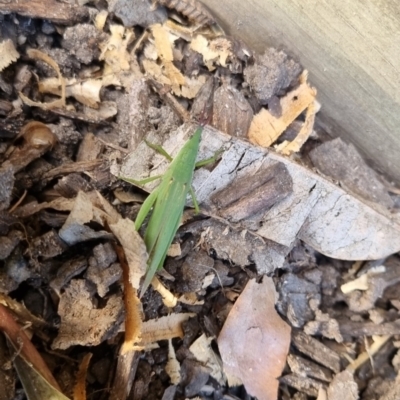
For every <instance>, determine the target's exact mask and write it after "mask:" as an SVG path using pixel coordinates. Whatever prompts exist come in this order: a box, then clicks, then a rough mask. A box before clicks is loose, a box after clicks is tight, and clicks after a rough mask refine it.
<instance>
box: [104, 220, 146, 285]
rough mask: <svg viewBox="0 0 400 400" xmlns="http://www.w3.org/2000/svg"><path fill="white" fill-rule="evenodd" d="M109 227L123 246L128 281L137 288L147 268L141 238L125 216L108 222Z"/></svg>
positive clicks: (144, 247) (144, 248)
mask: <svg viewBox="0 0 400 400" xmlns="http://www.w3.org/2000/svg"><path fill="white" fill-rule="evenodd" d="M110 229H111V232H112V233H113V234H114V235H115V237H116V238H117V239H118V240H119V242H120V243H121V245H122V247H123V248H124V252H125V256H126V259H127V262H128V265H129V282H130V283H131V285H132V287H133V288H134V289H136V290H137V289H139V285H140V279H141V278H142V276H143V275H144V274H145V273H146V269H147V252H146V246H145V244H144V242H143V239H142V238H141V237H140V235H139V233H138V232H137V231H136V229H135V225H134V223H133V222H132V221H131V220H130V219H127V218H123V219H119V220H118V221H117V222H116V223H112V224H110Z"/></svg>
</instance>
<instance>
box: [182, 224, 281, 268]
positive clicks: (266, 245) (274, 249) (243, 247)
mask: <svg viewBox="0 0 400 400" xmlns="http://www.w3.org/2000/svg"><path fill="white" fill-rule="evenodd" d="M203 231H204V232H203ZM182 232H192V233H194V232H199V233H200V232H203V237H204V240H205V243H206V244H207V246H208V247H209V248H212V249H214V251H215V252H216V254H217V257H218V258H221V259H224V260H228V261H229V262H232V263H233V264H235V265H239V266H241V267H245V266H247V265H250V264H253V263H254V264H255V265H256V267H257V271H258V273H259V274H267V273H271V272H273V271H274V270H275V269H277V268H281V267H282V265H283V263H284V261H285V256H286V255H287V253H288V252H289V249H288V248H286V247H284V246H280V245H278V244H276V243H273V242H271V241H268V240H263V239H262V238H260V237H258V236H257V235H253V234H251V233H249V232H246V231H244V230H241V229H235V228H233V227H231V226H229V225H228V224H225V223H223V222H222V221H218V220H206V221H200V222H194V223H191V224H188V225H186V226H185V227H184V228H183V229H182Z"/></svg>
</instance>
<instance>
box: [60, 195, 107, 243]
mask: <svg viewBox="0 0 400 400" xmlns="http://www.w3.org/2000/svg"><path fill="white" fill-rule="evenodd" d="M99 212H100V213H103V212H102V211H101V210H99V209H97V210H96V209H95V207H94V206H93V204H92V200H91V199H90V197H89V195H88V194H87V193H85V192H82V191H79V192H78V195H77V196H76V199H75V202H74V206H73V207H72V210H71V212H70V214H69V216H68V218H67V220H66V221H65V223H64V225H63V226H62V227H61V229H60V231H59V236H60V238H61V239H62V240H64V242H66V243H67V244H68V245H70V246H72V245H74V244H76V243H79V242H83V241H86V240H92V239H98V238H111V237H110V236H111V235H110V234H109V233H108V232H106V231H95V230H94V229H92V228H90V227H89V226H88V225H86V224H87V223H89V222H90V221H92V220H97V222H100V223H101V222H102V221H101V218H99V217H97V218H95V214H96V216H97V215H98V214H99Z"/></svg>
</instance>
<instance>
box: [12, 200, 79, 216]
mask: <svg viewBox="0 0 400 400" xmlns="http://www.w3.org/2000/svg"><path fill="white" fill-rule="evenodd" d="M74 204H75V199H66V198H65V197H60V198H58V199H55V200H52V201H49V202H43V203H37V202H36V201H32V202H30V203H28V204H25V205H23V206H21V207H19V208H17V209H16V210H15V211H14V212H13V215H15V216H16V217H19V218H26V217H29V216H31V215H33V214H36V213H38V212H39V211H41V210H44V209H46V208H53V209H54V210H57V211H71V210H72V207H73V206H74Z"/></svg>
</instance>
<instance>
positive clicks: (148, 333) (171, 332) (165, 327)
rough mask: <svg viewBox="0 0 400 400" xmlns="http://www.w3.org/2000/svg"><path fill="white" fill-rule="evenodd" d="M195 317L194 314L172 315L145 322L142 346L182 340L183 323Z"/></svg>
mask: <svg viewBox="0 0 400 400" xmlns="http://www.w3.org/2000/svg"><path fill="white" fill-rule="evenodd" d="M195 315H196V314H194V313H181V314H170V315H168V316H166V317H161V318H158V319H151V320H149V321H146V322H144V323H143V329H142V342H141V344H142V345H144V346H145V345H148V344H151V343H153V342H158V341H159V340H168V339H173V338H175V337H180V338H182V337H183V330H182V323H183V322H185V321H187V320H188V319H189V318H192V317H194V316H195Z"/></svg>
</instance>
